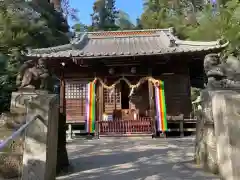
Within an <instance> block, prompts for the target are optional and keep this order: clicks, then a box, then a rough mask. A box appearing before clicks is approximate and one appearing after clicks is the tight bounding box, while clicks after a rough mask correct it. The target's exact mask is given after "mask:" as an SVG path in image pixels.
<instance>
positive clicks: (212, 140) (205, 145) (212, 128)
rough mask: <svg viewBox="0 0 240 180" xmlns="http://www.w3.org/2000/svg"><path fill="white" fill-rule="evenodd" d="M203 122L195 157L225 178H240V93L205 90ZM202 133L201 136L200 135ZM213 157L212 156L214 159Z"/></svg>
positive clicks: (199, 124)
mask: <svg viewBox="0 0 240 180" xmlns="http://www.w3.org/2000/svg"><path fill="white" fill-rule="evenodd" d="M202 97H203V104H202V105H203V112H202V120H201V121H202V122H201V123H198V126H199V127H198V131H199V129H203V133H202V137H201V133H200V132H201V131H199V132H198V133H197V134H198V135H197V146H196V149H198V150H197V151H196V157H198V158H199V160H200V161H201V162H202V163H203V165H205V166H207V167H210V168H209V169H210V170H212V171H215V170H216V169H218V171H219V173H220V175H221V176H222V177H223V178H224V179H226V180H238V179H240V161H239V158H240V139H239V136H240V93H238V92H235V91H231V90H221V91H207V90H205V91H203V94H202ZM199 137H201V138H199ZM211 159H212V160H211Z"/></svg>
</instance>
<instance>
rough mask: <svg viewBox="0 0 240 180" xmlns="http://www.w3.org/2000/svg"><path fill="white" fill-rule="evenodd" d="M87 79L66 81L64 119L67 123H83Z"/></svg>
mask: <svg viewBox="0 0 240 180" xmlns="http://www.w3.org/2000/svg"><path fill="white" fill-rule="evenodd" d="M87 83H88V81H73V80H67V81H66V89H65V97H66V115H67V117H66V119H67V122H68V123H70V122H71V123H83V122H85V115H86V107H85V106H86V98H87Z"/></svg>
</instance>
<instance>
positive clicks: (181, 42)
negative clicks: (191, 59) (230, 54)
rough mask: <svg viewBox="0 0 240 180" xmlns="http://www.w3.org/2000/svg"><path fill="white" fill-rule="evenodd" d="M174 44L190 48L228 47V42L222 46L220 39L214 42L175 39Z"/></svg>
mask: <svg viewBox="0 0 240 180" xmlns="http://www.w3.org/2000/svg"><path fill="white" fill-rule="evenodd" d="M175 43H176V44H177V45H191V46H217V45H219V46H224V45H225V46H226V45H228V43H229V42H226V43H224V44H222V43H221V40H220V39H218V40H216V41H188V40H180V39H176V41H175Z"/></svg>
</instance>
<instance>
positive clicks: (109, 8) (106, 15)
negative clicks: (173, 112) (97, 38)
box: [89, 0, 118, 30]
mask: <svg viewBox="0 0 240 180" xmlns="http://www.w3.org/2000/svg"><path fill="white" fill-rule="evenodd" d="M117 13H118V11H117V10H116V7H115V0H108V1H106V0H96V2H95V3H94V5H93V14H91V17H92V30H116V29H118V26H116V24H115V20H116V18H117ZM89 29H90V28H89Z"/></svg>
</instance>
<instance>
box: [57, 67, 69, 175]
mask: <svg viewBox="0 0 240 180" xmlns="http://www.w3.org/2000/svg"><path fill="white" fill-rule="evenodd" d="M59 104H60V107H59V123H58V152H57V172H58V173H59V172H61V171H62V170H63V169H64V168H66V167H67V166H69V160H68V154H67V149H66V130H67V127H66V99H65V78H64V66H61V77H60V102H59Z"/></svg>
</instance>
